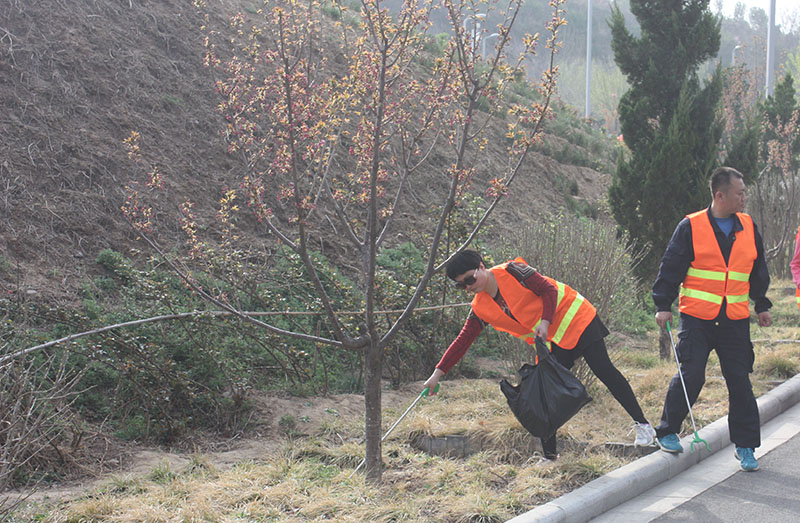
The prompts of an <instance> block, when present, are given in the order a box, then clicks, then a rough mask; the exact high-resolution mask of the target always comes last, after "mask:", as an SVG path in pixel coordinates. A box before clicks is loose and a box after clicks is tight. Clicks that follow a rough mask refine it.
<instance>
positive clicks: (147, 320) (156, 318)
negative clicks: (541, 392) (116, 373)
mask: <svg viewBox="0 0 800 523" xmlns="http://www.w3.org/2000/svg"><path fill="white" fill-rule="evenodd" d="M465 305H469V303H453V304H449V305H435V306H431V307H417V309H416V310H415V312H422V311H432V310H439V309H448V308H452V307H463V306H465ZM402 312H403V309H396V310H387V311H375V314H401V313H402ZM241 314H243V315H245V316H251V317H258V316H314V315H319V314H324V312H322V311H282V312H280V311H264V312H246V311H245V312H242V313H241ZM336 314H339V315H361V314H364V311H340V312H337V313H336ZM235 315H237V314H236V313H234V312H230V311H192V312H182V313H178V314H164V315H160V316H153V317H150V318H143V319H140V320H132V321H126V322H123V323H115V324H114V325H106V326H105V327H99V328H97V329H92V330H90V331H85V332H78V333H75V334H70V335H69V336H65V337H63V338H59V339H57V340H53V341H48V342H47V343H42V344H41V345H36V346H35V347H29V348H27V349H23V350H20V351H17V352H14V353H12V354H6V355H4V356H2V357H0V365H4V364H5V363H6V362H9V361H11V360H13V359H16V358H18V357H20V356H25V355H26V354H30V353H32V352H36V351H38V350H42V349H46V348H48V347H52V346H54V345H58V344H60V343H66V342H69V341H72V340H77V339H78V338H83V337H86V336H91V335H93V334H100V333H101V332H106V331H110V330H113V329H119V328H122V327H133V326H135V325H143V324H145V323H153V322H156V321H165V320H179V319H182V318H190V317H199V316H214V317H216V316H235Z"/></svg>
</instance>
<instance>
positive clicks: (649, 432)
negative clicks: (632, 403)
mask: <svg viewBox="0 0 800 523" xmlns="http://www.w3.org/2000/svg"><path fill="white" fill-rule="evenodd" d="M633 428H634V429H636V440H635V441H634V442H633V445H634V446H635V447H648V446H650V445H652V444H653V441H655V438H656V431H655V429H654V428H653V427H651V426H650V424H649V423H636V424H634V427H633Z"/></svg>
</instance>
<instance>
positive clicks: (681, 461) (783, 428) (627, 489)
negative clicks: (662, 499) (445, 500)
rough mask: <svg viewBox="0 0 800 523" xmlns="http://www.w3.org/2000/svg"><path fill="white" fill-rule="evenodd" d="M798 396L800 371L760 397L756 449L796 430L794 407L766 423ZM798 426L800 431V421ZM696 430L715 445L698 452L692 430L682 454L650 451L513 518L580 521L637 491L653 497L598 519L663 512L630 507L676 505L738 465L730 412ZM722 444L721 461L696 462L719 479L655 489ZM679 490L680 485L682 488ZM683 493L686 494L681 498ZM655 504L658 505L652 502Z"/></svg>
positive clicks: (522, 522) (515, 522) (702, 472)
mask: <svg viewBox="0 0 800 523" xmlns="http://www.w3.org/2000/svg"><path fill="white" fill-rule="evenodd" d="M798 402H800V374H798V375H796V376H795V377H793V378H792V379H790V380H788V381H786V382H785V383H783V384H781V385H779V386H777V387H775V388H774V389H773V390H771V391H769V392H768V393H767V394H764V395H763V396H761V397H760V398H758V410H759V414H760V416H761V425H762V446H761V447H760V448H759V449H757V450H756V456H757V457H758V456H761V455H763V454H764V453H766V452H768V451H769V450H771V449H772V448H774V447H775V446H777V445H779V444H780V443H782V442H784V441H786V440H787V439H789V438H791V436H793V435H794V433H791V431H792V430H793V427H795V426H797V425H800V423H798V422H797V419H796V418H794V416H795V413H794V411H793V412H792V414H791V418H792V420H790V422H789V423H784V422H783V421H780V420H779V421H777V422H776V424H774V425H769V426H768V425H767V424H768V422H770V421H771V420H772V419H773V418H775V417H776V416H778V415H779V414H782V413H784V412H786V411H788V410H789V409H791V408H792V407H794V406H795V405H796V404H797V403H798ZM796 415H797V416H800V409H798V412H797V414H796ZM796 428H797V430H798V431H800V426H798V427H796ZM698 433H699V435H700V437H701V438H703V439H705V440H706V441H707V442H708V444H709V447H710V449H711V450H710V451H709V450H707V449H706V448H705V445H702V444H697V443H695V446H694V452H691V451H690V445H691V442H692V441H693V440H694V434H691V435H688V436H686V437H684V438H683V439H682V440H681V443H682V444H683V447H684V448H685V449H686V451H685V452H684V453H683V454H677V455H675V454H667V453H666V452H656V453H653V454H650V455H648V456H645V457H643V458H640V459H638V460H636V461H634V462H632V463H629V464H628V465H625V466H624V467H621V468H619V469H617V470H615V471H612V472H610V473H608V474H606V475H604V476H602V477H600V478H597V479H596V480H594V481H592V482H590V483H587V484H586V485H584V486H583V487H581V488H579V489H577V490H574V491H572V492H570V493H569V494H565V495H564V496H561V497H560V498H557V499H554V500H553V501H551V502H549V503H546V504H544V505H540V506H538V507H536V508H535V509H533V510H530V511H528V512H526V513H524V514H520V515H519V516H517V517H515V518H513V519H511V520H509V523H532V522H548V523H557V522H558V523H560V522H568V523H582V522H586V521H590V520H592V518H597V517H598V516H601V515H603V514H605V513H607V512H609V511H611V510H612V509H615V508H617V507H620V505H622V504H624V503H626V502H628V501H630V500H634V501H637V500H638V498H639V497H641V498H642V500H643V501H642V503H647V500H646V499H645V498H647V499H649V505H642V506H638V507H636V508H633V509H632V510H631V512H628V513H626V514H624V515H622V514H621V513H620V515H619V517H615V519H605V520H603V519H601V518H598V520H597V521H620V520H624V521H626V522H628V521H631V522H634V521H649V520H650V519H652V518H653V517H657V515H659V514H663V513H664V512H666V510H669V508H667V509H666V510H661V511H660V512H658V513H657V514H654V515H651V516H650V519H641V520H638V519H633V517H632V513H633V512H636V511H637V510H642V507H643V506H650V507H651V508H652V507H655V506H656V505H657V502H658V500H654V499H653V498H650V497H648V496H649V495H651V494H652V495H654V496H668V497H673V498H675V499H673V500H672V501H671V502H674V503H675V504H674V505H672V506H673V507H674V506H677V505H679V504H680V503H683V502H684V501H686V499H688V498H690V497H692V496H693V495H696V494H697V493H698V492H702V491H703V490H705V489H706V488H708V487H709V486H711V485H713V484H715V483H717V482H719V481H722V480H724V479H725V478H727V477H728V476H730V475H731V474H733V473H734V472H736V470H738V465H737V464H736V462H735V461H734V460H733V459H732V458H731V456H732V455H733V447H732V445H731V443H730V439H729V437H728V418H727V416H726V417H724V418H720V419H718V420H717V421H715V422H713V423H711V424H709V425H707V426H706V427H703V428H702V429H700V430H699V431H698ZM795 433H796V432H795ZM729 447H730V448H729ZM720 450H724V451H725V452H723V453H721V454H720V458H719V460H718V461H719V463H717V462H716V461H709V462H708V463H707V464H704V465H703V466H702V467H698V468H697V472H696V474H697V477H705V476H707V475H710V474H711V472H710V471H713V470H716V469H718V468H719V470H718V471H717V472H716V473H715V474H716V476H714V477H715V478H716V479H715V480H714V481H711V482H710V483H706V485H707V486H705V487H702V484H701V483H697V485H696V486H695V489H694V490H691V491H689V490H687V491H686V492H685V493H684V494H685V495H684V494H675V492H676V487H673V488H672V490H671V491H670V492H672V494H675V495H672V494H668V493H667V492H666V491H664V492H661V491H659V492H660V494H656V490H657V487H659V486H661V485H665V484H667V483H668V482H669V480H670V479H671V478H674V477H675V476H677V475H678V474H681V473H683V472H684V471H686V470H688V469H690V468H691V467H692V466H694V465H696V464H698V463H700V462H701V461H704V460H710V458H713V457H714V456H715V454H717V453H718V451H720ZM728 451H730V454H728ZM722 460H725V462H726V463H723V461H722ZM730 462H732V464H733V466H734V468H733V469H731V467H729V465H731V463H730ZM726 470H730V472H729V473H727V474H725V471H726ZM692 472H693V473H694V472H695V471H694V470H693V471H692ZM697 489H699V490H697ZM677 490H678V491H679V490H680V489H677ZM649 491H652V492H649ZM692 492H694V493H692ZM645 493H648V496H644V494H645ZM687 496H688V497H687ZM634 498H637V499H634ZM679 499H682V500H681V501H679ZM668 501H669V500H668ZM664 507H666V506H664ZM620 508H622V507H620ZM662 508H663V507H662ZM670 508H671V507H670ZM652 510H656V509H655V508H652ZM609 517H611V514H609Z"/></svg>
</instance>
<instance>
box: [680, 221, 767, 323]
mask: <svg viewBox="0 0 800 523" xmlns="http://www.w3.org/2000/svg"><path fill="white" fill-rule="evenodd" d="M736 216H737V217H738V218H739V221H740V222H741V224H742V227H743V229H742V230H741V231H738V232H736V241H734V242H733V247H732V248H731V255H730V258H728V263H727V265H726V264H725V258H723V257H722V251H721V250H720V248H719V243H718V242H717V236H716V235H715V234H714V228H713V227H712V226H711V221H710V220H709V218H708V212H707V211H706V210H705V209H704V210H702V211H697V212H696V213H692V214H689V215H687V216H686V217H687V218H689V224H690V225H691V227H692V247H693V248H694V260H693V261H692V264H691V266H690V267H689V270H688V271H687V272H686V278H684V280H683V283H682V284H681V289H680V300H679V302H678V304H679V309H680V311H681V312H682V313H684V314H688V315H690V316H694V317H695V318H700V319H701V320H713V319H714V318H716V317H717V315H719V311H720V309H721V308H722V300H723V299H724V300H725V301H727V306H726V311H727V315H728V318H730V319H732V320H743V319H745V318H749V317H750V306H749V302H748V298H749V295H750V273H751V272H752V270H753V263H755V261H756V257H757V256H758V251H757V250H756V235H755V227H754V225H753V219H752V218H751V217H750V216H749V215H747V214H744V213H736Z"/></svg>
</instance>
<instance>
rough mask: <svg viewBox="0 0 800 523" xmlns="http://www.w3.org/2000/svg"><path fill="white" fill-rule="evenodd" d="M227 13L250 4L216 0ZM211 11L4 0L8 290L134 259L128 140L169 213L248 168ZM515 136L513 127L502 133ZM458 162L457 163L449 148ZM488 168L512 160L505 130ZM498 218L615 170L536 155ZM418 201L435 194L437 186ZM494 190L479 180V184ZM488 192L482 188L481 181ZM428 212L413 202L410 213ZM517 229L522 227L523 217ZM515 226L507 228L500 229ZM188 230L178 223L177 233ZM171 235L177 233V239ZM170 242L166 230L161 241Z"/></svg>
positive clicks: (0, 83) (551, 203)
mask: <svg viewBox="0 0 800 523" xmlns="http://www.w3.org/2000/svg"><path fill="white" fill-rule="evenodd" d="M214 5H218V6H219V12H218V13H217V16H218V19H217V20H216V22H220V21H222V20H224V19H225V17H226V16H227V15H225V14H224V13H223V11H227V12H232V11H233V10H236V9H241V8H243V7H244V8H246V7H247V6H249V5H250V4H249V3H248V4H247V5H244V3H243V2H242V1H241V0H240V1H238V2H236V1H232V0H225V1H221V2H217V3H215V4H214ZM200 25H201V19H200V17H199V16H198V15H197V14H196V12H195V10H194V8H193V7H192V5H191V2H189V1H183V0H157V1H156V0H130V1H129V0H104V1H95V0H70V1H66V0H26V1H22V0H10V1H5V2H2V3H0V233H1V234H0V291H2V292H3V293H4V294H8V293H14V292H24V293H26V294H27V295H29V296H34V295H38V296H39V297H41V298H46V299H53V298H58V299H62V300H67V301H69V300H70V297H71V296H73V295H74V291H75V289H77V288H78V287H79V285H80V282H81V281H82V280H83V279H84V277H85V276H86V275H87V274H91V273H92V271H94V270H97V269H96V267H95V264H94V259H95V257H96V255H97V253H98V252H99V251H100V250H102V249H104V248H112V249H115V250H118V251H121V252H123V253H125V254H129V253H130V249H131V248H132V247H134V248H135V247H138V248H144V247H143V246H142V245H141V244H137V243H135V242H134V239H135V238H134V235H133V234H132V232H131V230H130V228H129V227H128V225H127V224H126V222H125V221H124V220H123V219H122V213H121V212H120V210H119V209H120V206H121V204H122V203H123V198H124V185H125V183H126V182H127V181H128V180H129V179H130V178H131V173H132V169H133V164H132V162H131V161H130V160H129V159H128V158H127V157H126V154H125V150H124V148H123V140H124V139H125V138H126V137H128V136H129V135H130V132H131V131H134V130H135V131H138V132H139V133H140V134H141V137H142V138H141V145H142V150H143V152H144V161H145V163H152V162H155V163H157V164H158V165H159V166H160V168H161V170H162V172H163V173H164V175H165V176H166V178H167V183H168V187H169V188H170V189H171V190H170V191H169V193H168V194H169V198H171V199H172V200H171V201H168V202H164V203H165V206H164V208H165V209H170V208H173V209H174V208H175V206H177V204H178V203H180V202H181V201H183V200H185V199H191V200H193V201H195V202H196V205H197V207H196V208H197V209H198V210H199V211H198V212H199V213H203V212H205V213H207V214H208V215H209V216H210V215H211V214H210V213H211V212H212V211H211V209H213V207H214V202H215V200H216V199H217V197H218V195H219V194H220V192H221V191H222V189H223V188H224V187H226V186H229V185H231V184H232V181H233V180H234V178H235V176H236V174H237V173H236V171H237V168H239V163H238V161H237V160H236V159H235V158H231V157H229V156H228V155H227V154H226V152H225V149H224V145H223V142H222V139H221V138H220V134H219V130H220V128H221V124H220V118H219V115H217V114H215V113H214V111H213V107H214V105H215V104H216V102H217V99H216V95H215V93H214V90H213V78H212V73H211V72H210V71H209V70H208V69H205V68H204V67H203V66H202V63H201V55H202V46H201V38H202V35H201V33H200V30H199V27H200ZM496 132H497V133H498V136H502V129H500V128H498V129H497V130H496ZM442 160H443V161H445V158H444V157H442ZM481 161H482V162H483V165H480V166H478V167H479V170H480V171H481V172H483V173H484V174H483V177H485V178H487V179H488V177H491V176H493V175H494V173H498V172H500V171H501V169H502V167H503V166H504V164H505V161H506V154H505V150H504V145H503V141H502V140H501V139H498V140H497V141H496V142H494V143H493V144H492V145H491V146H490V147H489V149H488V151H487V152H486V154H484V155H482V156H481ZM522 174H523V175H524V177H523V178H522V179H519V185H518V189H519V190H518V191H515V192H514V193H513V194H512V195H511V196H510V197H509V201H508V202H506V203H505V204H504V205H502V206H501V207H500V208H499V209H498V212H497V213H496V215H495V217H494V222H495V223H501V224H508V223H509V222H511V221H515V220H520V219H521V220H526V219H528V217H531V216H535V215H536V214H537V213H538V212H540V211H542V210H556V209H557V208H559V207H563V205H564V201H563V197H562V196H561V195H560V194H559V193H558V191H557V190H556V189H554V188H553V187H552V186H551V183H550V182H551V180H552V177H553V176H555V175H556V174H558V175H559V176H560V177H562V179H563V178H566V179H570V180H571V179H575V180H577V181H578V183H579V184H580V187H581V196H583V197H586V198H588V199H590V200H596V199H599V198H602V195H603V194H604V191H605V187H606V185H607V183H608V180H607V175H602V174H600V173H597V172H596V171H593V170H591V169H588V168H583V167H574V166H563V165H560V164H558V163H557V162H555V161H554V160H552V159H550V158H548V157H546V156H541V155H537V154H534V155H532V156H531V157H530V160H529V161H528V162H527V165H526V166H525V172H524V173H522ZM420 186H421V187H426V189H427V191H418V194H415V195H414V196H415V198H417V199H418V201H419V200H422V201H435V200H431V197H432V194H426V192H430V191H432V190H434V189H435V185H433V184H421V185H420ZM481 186H485V185H482V184H481V180H477V181H476V184H475V187H476V188H479V187H481ZM476 190H478V189H476ZM401 214H402V215H403V216H404V219H407V220H415V219H418V218H417V213H415V212H413V210H406V211H405V212H404V213H403V212H402V210H401ZM514 227H517V226H516V225H515V226H514ZM506 230H509V228H507V227H501V228H500V229H499V232H500V234H501V235H502V233H503V231H506ZM174 232H175V231H166V233H167V235H166V239H167V240H169V239H170V238H172V240H173V241H174V240H175V238H177V235H176V234H174ZM170 233H171V234H170ZM162 239H163V238H162Z"/></svg>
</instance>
